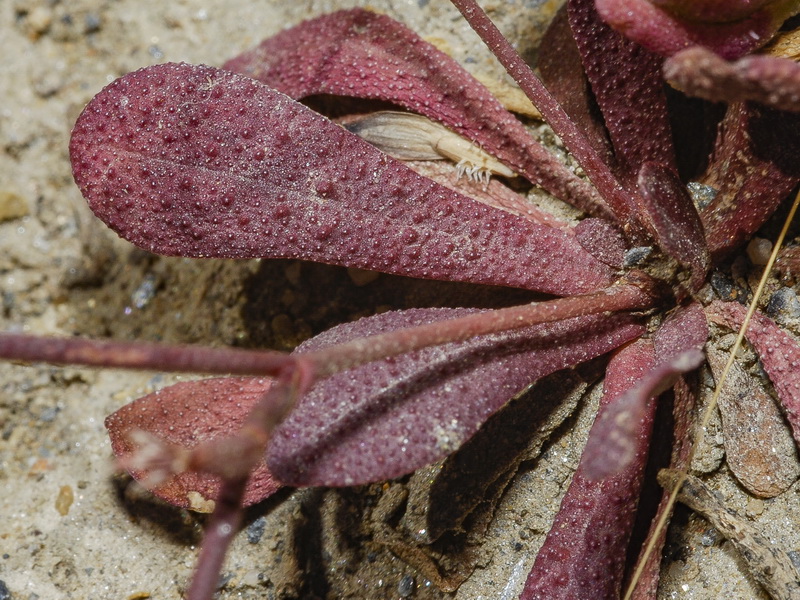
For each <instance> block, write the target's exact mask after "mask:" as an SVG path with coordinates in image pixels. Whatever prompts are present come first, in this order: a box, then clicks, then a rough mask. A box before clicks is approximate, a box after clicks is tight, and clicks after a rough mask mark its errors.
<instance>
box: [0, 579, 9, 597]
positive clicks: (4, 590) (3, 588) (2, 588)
mask: <svg viewBox="0 0 800 600" xmlns="http://www.w3.org/2000/svg"><path fill="white" fill-rule="evenodd" d="M0 600H11V591H10V590H9V589H8V586H7V585H6V582H5V581H3V580H2V579H0Z"/></svg>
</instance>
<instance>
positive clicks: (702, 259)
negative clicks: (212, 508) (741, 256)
mask: <svg viewBox="0 0 800 600" xmlns="http://www.w3.org/2000/svg"><path fill="white" fill-rule="evenodd" d="M638 183H639V191H640V192H641V195H642V200H643V202H644V205H645V208H646V209H647V214H648V215H649V216H650V222H651V223H652V225H653V228H654V229H655V232H656V240H657V242H658V245H659V247H660V248H661V250H663V251H664V253H665V254H667V255H668V256H671V257H672V258H674V259H675V260H676V261H678V263H679V264H680V265H682V266H684V267H687V268H688V269H689V270H690V271H691V279H690V282H689V283H690V290H691V291H693V292H696V291H698V290H699V289H700V288H701V287H703V284H704V283H705V279H706V274H707V273H708V270H709V269H710V268H711V256H710V255H709V252H708V246H707V245H706V238H705V233H704V231H703V224H702V222H701V221H700V215H699V214H697V209H696V208H695V206H694V202H692V198H691V196H689V192H688V191H687V189H686V186H685V185H684V184H683V182H682V181H681V180H680V178H679V177H678V175H677V173H675V172H674V171H673V170H672V169H671V168H669V167H667V166H665V165H663V164H661V163H654V162H647V163H645V164H644V165H642V168H641V170H640V171H639V181H638Z"/></svg>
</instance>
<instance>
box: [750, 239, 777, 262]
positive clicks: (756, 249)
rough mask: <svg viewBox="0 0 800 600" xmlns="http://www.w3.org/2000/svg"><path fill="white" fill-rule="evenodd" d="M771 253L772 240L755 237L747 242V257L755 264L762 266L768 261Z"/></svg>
mask: <svg viewBox="0 0 800 600" xmlns="http://www.w3.org/2000/svg"><path fill="white" fill-rule="evenodd" d="M771 253H772V242H770V241H769V240H767V239H764V238H758V237H755V238H753V239H752V240H750V243H749V244H747V258H749V259H750V262H751V263H753V264H754V265H757V266H763V265H765V264H767V262H768V261H769V255H770V254H771Z"/></svg>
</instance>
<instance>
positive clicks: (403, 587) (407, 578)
mask: <svg viewBox="0 0 800 600" xmlns="http://www.w3.org/2000/svg"><path fill="white" fill-rule="evenodd" d="M415 588H416V582H415V581H414V578H413V577H412V576H411V575H403V578H402V579H401V580H400V583H398V584H397V593H398V594H399V595H400V597H401V598H409V597H410V596H411V595H412V594H413V593H414V589H415Z"/></svg>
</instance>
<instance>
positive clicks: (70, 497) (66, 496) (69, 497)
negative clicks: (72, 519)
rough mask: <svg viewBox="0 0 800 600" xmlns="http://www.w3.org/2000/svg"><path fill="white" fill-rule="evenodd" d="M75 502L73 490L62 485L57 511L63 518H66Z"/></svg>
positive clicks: (57, 498)
mask: <svg viewBox="0 0 800 600" xmlns="http://www.w3.org/2000/svg"><path fill="white" fill-rule="evenodd" d="M74 501H75V494H73V493H72V488H71V487H70V486H68V485H62V486H61V489H60V490H58V496H57V497H56V510H57V511H58V514H60V515H61V516H62V517H66V516H67V514H69V509H70V507H71V506H72V503H73V502H74Z"/></svg>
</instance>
